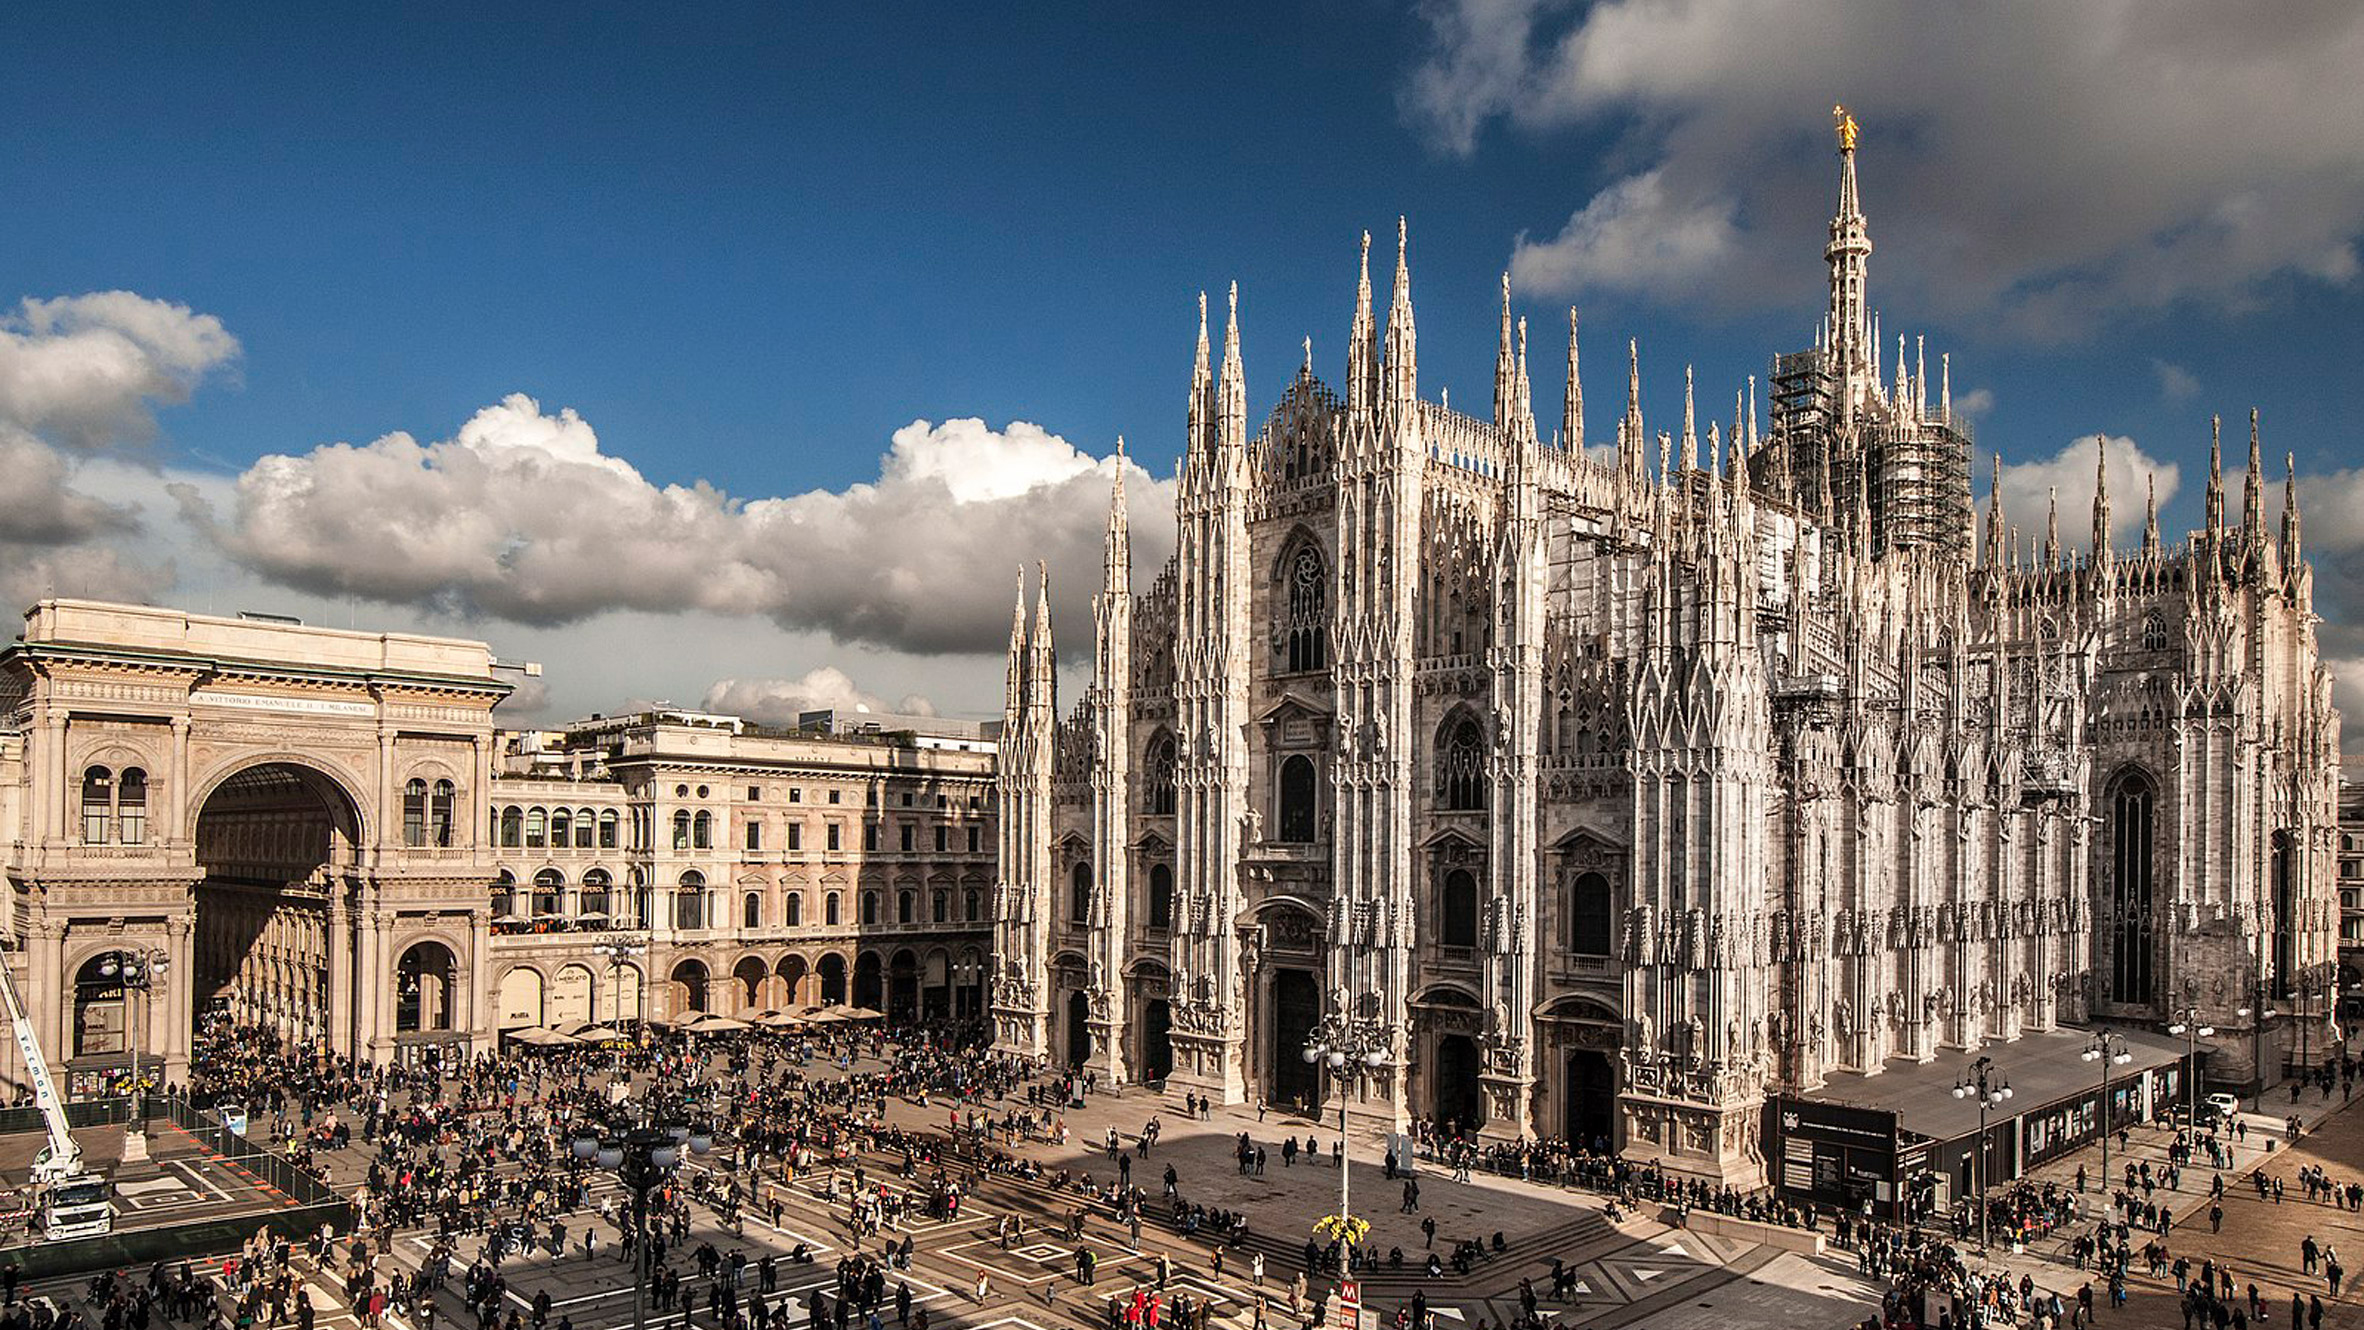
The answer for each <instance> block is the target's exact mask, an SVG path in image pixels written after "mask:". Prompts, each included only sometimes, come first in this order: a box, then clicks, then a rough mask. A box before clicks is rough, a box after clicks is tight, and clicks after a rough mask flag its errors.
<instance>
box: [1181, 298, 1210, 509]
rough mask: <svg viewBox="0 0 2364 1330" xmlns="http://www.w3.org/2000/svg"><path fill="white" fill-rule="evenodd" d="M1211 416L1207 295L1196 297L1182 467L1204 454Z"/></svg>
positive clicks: (1187, 465)
mask: <svg viewBox="0 0 2364 1330" xmlns="http://www.w3.org/2000/svg"><path fill="white" fill-rule="evenodd" d="M1214 414H1215V379H1214V376H1213V374H1211V373H1210V372H1209V371H1208V369H1207V293H1206V292H1204V291H1201V292H1199V293H1198V359H1197V360H1195V361H1194V362H1192V364H1191V368H1190V442H1189V445H1188V447H1187V448H1186V449H1185V450H1184V453H1183V456H1184V458H1185V462H1184V466H1185V467H1186V468H1188V467H1189V466H1190V463H1191V460H1193V459H1196V458H1197V457H1198V456H1199V455H1200V454H1201V453H1203V452H1205V451H1207V432H1208V431H1207V427H1208V425H1210V424H1211V423H1212V422H1213V416H1214Z"/></svg>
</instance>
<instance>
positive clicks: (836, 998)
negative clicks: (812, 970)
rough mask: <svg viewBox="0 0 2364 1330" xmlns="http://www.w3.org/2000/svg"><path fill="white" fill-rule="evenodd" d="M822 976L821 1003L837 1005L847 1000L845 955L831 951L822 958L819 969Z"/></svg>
mask: <svg viewBox="0 0 2364 1330" xmlns="http://www.w3.org/2000/svg"><path fill="white" fill-rule="evenodd" d="M817 972H818V973H819V974H820V976H821V1004H822V1005H823V1006H831V1007H833V1006H836V1005H838V1004H839V1003H842V1002H844V1001H845V957H843V956H841V955H839V954H838V953H836V952H834V951H833V952H830V953H829V954H828V955H826V956H823V957H822V958H821V964H820V966H819V969H818V971H817Z"/></svg>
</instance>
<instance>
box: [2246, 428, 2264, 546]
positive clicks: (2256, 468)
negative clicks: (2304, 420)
mask: <svg viewBox="0 0 2364 1330" xmlns="http://www.w3.org/2000/svg"><path fill="white" fill-rule="evenodd" d="M2264 471H2265V461H2264V459H2263V458H2261V457H2260V456H2259V453H2258V442H2257V408H2256V407H2254V406H2253V407H2251V408H2249V474H2248V476H2247V477H2246V478H2244V479H2243V480H2242V482H2241V538H2242V540H2243V541H2244V542H2245V543H2261V544H2262V543H2263V542H2264V540H2265V476H2264Z"/></svg>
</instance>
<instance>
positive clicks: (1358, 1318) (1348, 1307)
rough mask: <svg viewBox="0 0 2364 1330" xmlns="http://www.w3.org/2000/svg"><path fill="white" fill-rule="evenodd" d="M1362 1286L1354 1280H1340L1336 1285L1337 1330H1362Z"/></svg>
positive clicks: (1360, 1282) (1358, 1281)
mask: <svg viewBox="0 0 2364 1330" xmlns="http://www.w3.org/2000/svg"><path fill="white" fill-rule="evenodd" d="M1362 1313H1363V1286H1362V1281H1360V1280H1356V1279H1347V1280H1341V1281H1340V1282H1339V1284H1338V1326H1337V1330H1362V1322H1363V1314H1362Z"/></svg>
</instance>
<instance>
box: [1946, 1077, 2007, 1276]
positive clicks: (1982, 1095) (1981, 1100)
mask: <svg viewBox="0 0 2364 1330" xmlns="http://www.w3.org/2000/svg"><path fill="white" fill-rule="evenodd" d="M1972 1095H1976V1096H1977V1097H1978V1153H1977V1154H1974V1155H1972V1156H1971V1157H1970V1158H1971V1162H1972V1163H1974V1164H1975V1165H1976V1166H1977V1168H1978V1186H1977V1188H1976V1190H1977V1193H1978V1249H1979V1250H1980V1251H1982V1252H1983V1251H1985V1250H1986V1223H1987V1215H1986V1171H1987V1170H1986V1151H1987V1138H1986V1115H1987V1112H1988V1110H1990V1109H1994V1108H1998V1107H2000V1106H2001V1105H2002V1103H2003V1101H2004V1100H2007V1099H2009V1098H2010V1097H2011V1078H2010V1077H2008V1076H2005V1075H2004V1074H2003V1069H2002V1068H2000V1067H1998V1066H1996V1065H1995V1060H1994V1059H1993V1058H1989V1057H1982V1058H1980V1059H1979V1060H1978V1061H1976V1062H1973V1063H1971V1064H1970V1066H1969V1068H1968V1069H1967V1070H1965V1071H1964V1072H1963V1073H1962V1076H1961V1079H1959V1080H1957V1081H1955V1082H1954V1098H1956V1099H1967V1098H1969V1097H1971V1096H1972Z"/></svg>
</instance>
